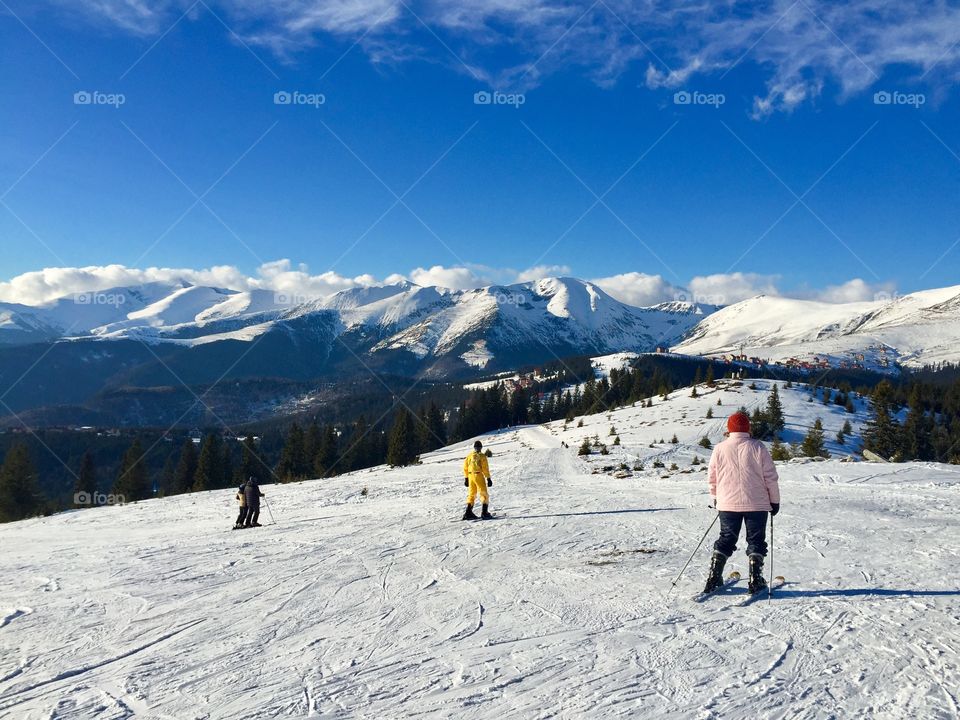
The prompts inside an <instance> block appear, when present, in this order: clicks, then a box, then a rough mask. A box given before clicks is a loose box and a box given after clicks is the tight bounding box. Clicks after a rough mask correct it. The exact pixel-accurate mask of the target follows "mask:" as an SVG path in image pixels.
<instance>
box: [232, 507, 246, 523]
mask: <svg viewBox="0 0 960 720" xmlns="http://www.w3.org/2000/svg"><path fill="white" fill-rule="evenodd" d="M246 519H247V508H246V507H242V508H240V514H239V515H237V521H236V522H235V523H234V525H243V523H244V521H245V520H246Z"/></svg>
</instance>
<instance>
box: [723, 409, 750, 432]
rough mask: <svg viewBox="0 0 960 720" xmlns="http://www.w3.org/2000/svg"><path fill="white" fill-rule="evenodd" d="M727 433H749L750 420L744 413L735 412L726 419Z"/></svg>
mask: <svg viewBox="0 0 960 720" xmlns="http://www.w3.org/2000/svg"><path fill="white" fill-rule="evenodd" d="M727 431H728V432H732V433H734V432H745V433H748V432H750V418H749V417H747V414H746V413H743V412H737V413H734V414H733V415H731V416H730V417H728V418H727Z"/></svg>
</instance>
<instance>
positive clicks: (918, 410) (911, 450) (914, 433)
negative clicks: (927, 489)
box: [902, 385, 934, 460]
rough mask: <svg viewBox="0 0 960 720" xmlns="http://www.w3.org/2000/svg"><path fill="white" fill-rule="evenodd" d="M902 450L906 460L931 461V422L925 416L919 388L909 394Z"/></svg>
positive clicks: (932, 453)
mask: <svg viewBox="0 0 960 720" xmlns="http://www.w3.org/2000/svg"><path fill="white" fill-rule="evenodd" d="M902 437H903V443H902V450H903V455H904V458H905V459H907V460H933V459H934V452H933V420H932V419H931V418H930V417H928V416H927V413H926V410H925V408H924V406H923V400H922V399H921V397H920V388H919V386H916V385H915V386H914V388H913V390H912V392H911V393H910V401H909V411H908V413H907V418H906V420H905V421H904V423H903V436H902Z"/></svg>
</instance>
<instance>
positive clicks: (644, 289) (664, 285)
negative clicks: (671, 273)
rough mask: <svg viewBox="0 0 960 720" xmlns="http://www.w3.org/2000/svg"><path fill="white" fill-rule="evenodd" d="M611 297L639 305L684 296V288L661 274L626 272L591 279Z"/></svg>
mask: <svg viewBox="0 0 960 720" xmlns="http://www.w3.org/2000/svg"><path fill="white" fill-rule="evenodd" d="M591 282H592V283H594V284H595V285H597V286H598V287H599V288H600V289H601V290H603V291H604V292H606V293H607V294H608V295H610V296H611V297H613V298H615V299H617V300H619V301H620V302H623V303H626V304H627V305H635V306H637V307H647V306H649V305H656V304H657V303H662V302H670V301H671V300H676V299H678V298H680V297H683V296H684V293H685V291H684V289H683V288H679V287H677V286H675V285H672V284H671V283H669V282H667V281H666V280H664V279H663V278H662V277H661V276H660V275H647V274H646V273H641V272H626V273H620V274H619V275H611V276H610V277H604V278H596V279H594V280H591Z"/></svg>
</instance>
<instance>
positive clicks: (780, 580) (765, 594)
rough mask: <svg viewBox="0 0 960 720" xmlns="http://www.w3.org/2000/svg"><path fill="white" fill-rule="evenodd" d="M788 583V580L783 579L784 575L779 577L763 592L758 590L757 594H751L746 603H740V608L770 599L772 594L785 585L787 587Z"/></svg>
mask: <svg viewBox="0 0 960 720" xmlns="http://www.w3.org/2000/svg"><path fill="white" fill-rule="evenodd" d="M786 583H787V580H786V578H784V577H783V575H777V576H776V577H775V578H774V579H773V583H771V584H770V585H769V586H768V587H765V588H763V589H762V590H758V591H757V592H755V593H753V594H751V595H750V596H748V597H747V599H746V600H744V601H742V602H741V603H739V606H740V607H745V606H746V605H752V604H753V603H755V602H756V601H757V600H764V599H766V598H768V597H770V595H772V594H773V593H774V591H776V590H778V589H780V588H782V587H783V586H784V585H786Z"/></svg>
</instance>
